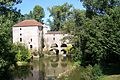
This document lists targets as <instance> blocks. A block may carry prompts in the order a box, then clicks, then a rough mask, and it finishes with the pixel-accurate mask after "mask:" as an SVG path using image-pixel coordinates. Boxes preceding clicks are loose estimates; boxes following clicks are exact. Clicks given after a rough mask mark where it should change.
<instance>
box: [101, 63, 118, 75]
mask: <svg viewBox="0 0 120 80" xmlns="http://www.w3.org/2000/svg"><path fill="white" fill-rule="evenodd" d="M102 71H103V74H105V75H117V74H120V63H110V64H108V65H104V66H102Z"/></svg>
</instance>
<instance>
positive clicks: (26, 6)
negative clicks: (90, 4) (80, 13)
mask: <svg viewBox="0 0 120 80" xmlns="http://www.w3.org/2000/svg"><path fill="white" fill-rule="evenodd" d="M65 2H67V3H68V4H72V5H73V6H74V7H75V8H76V9H84V8H83V6H82V3H81V2H80V1H79V0H22V3H21V4H17V5H15V6H14V7H17V9H20V10H21V13H22V14H27V13H29V12H30V10H33V8H34V6H35V5H40V6H41V7H43V8H44V11H45V18H44V19H43V20H44V22H47V19H49V14H50V13H49V11H48V10H47V9H48V7H52V6H55V5H62V4H64V3H65Z"/></svg>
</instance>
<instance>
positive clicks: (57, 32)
mask: <svg viewBox="0 0 120 80" xmlns="http://www.w3.org/2000/svg"><path fill="white" fill-rule="evenodd" d="M46 34H64V33H63V32H61V31H48V32H47V33H46Z"/></svg>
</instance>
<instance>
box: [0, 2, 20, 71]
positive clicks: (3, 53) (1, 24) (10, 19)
mask: <svg viewBox="0 0 120 80" xmlns="http://www.w3.org/2000/svg"><path fill="white" fill-rule="evenodd" d="M18 3H21V0H17V1H15V0H2V1H0V14H1V15H0V71H5V70H7V69H9V67H10V65H12V64H15V63H16V61H15V55H16V53H15V51H14V46H13V45H12V39H11V38H12V29H11V28H12V26H13V25H14V23H15V22H17V21H18V17H19V16H20V13H19V12H17V11H16V10H15V9H13V8H12V6H13V5H15V4H18Z"/></svg>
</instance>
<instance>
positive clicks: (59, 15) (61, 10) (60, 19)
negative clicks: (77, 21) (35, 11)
mask: <svg viewBox="0 0 120 80" xmlns="http://www.w3.org/2000/svg"><path fill="white" fill-rule="evenodd" d="M71 8H72V5H70V4H68V3H64V4H63V5H61V6H53V7H52V8H48V10H49V12H50V17H52V18H53V20H52V21H51V20H48V22H49V23H50V24H51V25H50V26H51V30H52V31H58V30H60V29H62V27H63V24H64V22H65V21H66V18H67V17H68V16H69V15H70V10H71Z"/></svg>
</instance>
